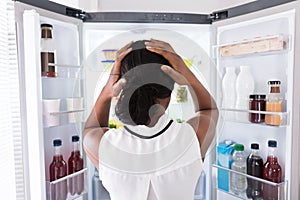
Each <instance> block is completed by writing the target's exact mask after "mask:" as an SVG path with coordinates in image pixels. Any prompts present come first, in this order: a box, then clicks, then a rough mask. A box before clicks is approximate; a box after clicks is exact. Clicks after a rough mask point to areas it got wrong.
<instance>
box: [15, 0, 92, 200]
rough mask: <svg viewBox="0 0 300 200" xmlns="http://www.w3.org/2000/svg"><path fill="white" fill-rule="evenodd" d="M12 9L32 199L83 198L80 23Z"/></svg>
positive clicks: (25, 7)
mask: <svg viewBox="0 0 300 200" xmlns="http://www.w3.org/2000/svg"><path fill="white" fill-rule="evenodd" d="M15 10H16V25H17V33H18V51H19V65H20V75H21V82H22V87H23V88H22V91H23V92H22V98H24V100H25V101H26V105H25V106H24V108H23V113H26V119H25V121H26V131H24V133H26V134H27V135H26V140H27V141H26V144H27V148H28V152H27V154H26V157H27V160H26V162H27V166H28V169H27V174H26V176H27V177H28V178H29V177H30V178H29V184H28V188H29V193H30V196H31V199H85V198H86V196H87V190H88V189H87V188H88V185H87V183H88V182H87V179H86V172H87V168H86V159H85V158H84V155H83V151H82V145H81V138H82V137H81V136H82V135H81V134H82V129H83V122H84V114H85V103H86V100H85V91H84V89H85V87H84V70H83V67H82V65H81V43H80V38H81V36H80V34H81V25H82V21H81V20H78V19H74V18H70V17H66V16H63V15H59V14H55V13H52V12H49V11H46V10H42V9H39V8H36V7H31V6H28V5H25V4H22V3H18V2H16V4H15ZM73 136H75V137H73ZM78 137H79V138H78ZM78 141H80V142H78ZM75 154H76V155H77V157H76V158H75V157H74V155H75ZM78 154H81V155H80V156H79V155H78ZM71 155H72V156H73V157H72V156H71ZM76 159H77V161H78V160H79V161H78V162H77V161H75V160H76ZM76 162H77V163H76ZM72 167H73V168H72Z"/></svg>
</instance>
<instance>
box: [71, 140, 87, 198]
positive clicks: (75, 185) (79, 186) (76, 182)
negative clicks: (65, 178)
mask: <svg viewBox="0 0 300 200" xmlns="http://www.w3.org/2000/svg"><path fill="white" fill-rule="evenodd" d="M72 146H73V150H72V152H71V155H70V157H69V159H68V174H72V173H75V172H78V171H80V170H82V169H83V159H82V157H81V155H80V144H79V136H77V135H74V136H72ZM83 190H84V174H83V173H81V174H79V175H77V176H74V177H72V178H70V179H69V192H70V194H71V195H75V194H81V193H82V192H83Z"/></svg>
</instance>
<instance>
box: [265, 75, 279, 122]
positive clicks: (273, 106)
mask: <svg viewBox="0 0 300 200" xmlns="http://www.w3.org/2000/svg"><path fill="white" fill-rule="evenodd" d="M280 83H281V82H280V81H268V85H269V94H268V99H267V102H266V111H269V112H282V97H281V95H280ZM265 123H266V124H269V125H275V126H279V125H280V124H281V119H280V115H270V114H267V115H266V116H265Z"/></svg>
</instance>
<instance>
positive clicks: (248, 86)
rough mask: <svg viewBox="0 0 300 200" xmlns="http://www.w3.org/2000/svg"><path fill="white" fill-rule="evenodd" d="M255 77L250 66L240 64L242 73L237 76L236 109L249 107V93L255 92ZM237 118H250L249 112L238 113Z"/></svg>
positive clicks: (245, 119)
mask: <svg viewBox="0 0 300 200" xmlns="http://www.w3.org/2000/svg"><path fill="white" fill-rule="evenodd" d="M254 84H255V83H254V78H253V75H252V72H251V69H250V67H249V66H240V73H239V74H238V76H237V78H236V104H235V107H236V109H241V110H248V109H249V95H250V94H253V92H254V86H255V85H254ZM236 117H237V119H242V120H244V121H247V120H248V114H247V113H237V115H236Z"/></svg>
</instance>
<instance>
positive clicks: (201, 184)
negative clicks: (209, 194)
mask: <svg viewBox="0 0 300 200" xmlns="http://www.w3.org/2000/svg"><path fill="white" fill-rule="evenodd" d="M205 199H206V174H205V171H204V170H202V172H201V174H200V176H199V179H198V182H197V185H196V189H195V193H194V200H205Z"/></svg>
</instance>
